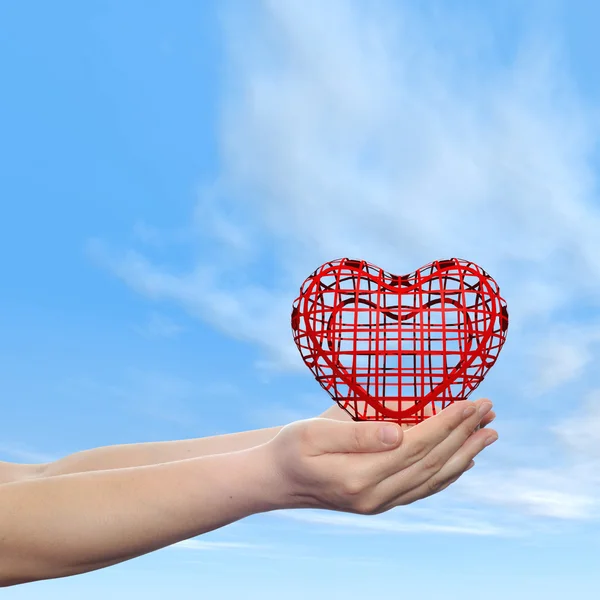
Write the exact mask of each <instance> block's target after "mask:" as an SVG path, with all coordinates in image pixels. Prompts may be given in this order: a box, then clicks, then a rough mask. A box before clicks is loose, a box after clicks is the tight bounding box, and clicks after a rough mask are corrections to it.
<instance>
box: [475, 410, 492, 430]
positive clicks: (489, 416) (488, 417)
mask: <svg viewBox="0 0 600 600" xmlns="http://www.w3.org/2000/svg"><path fill="white" fill-rule="evenodd" d="M495 418H496V413H495V412H494V411H493V410H492V411H490V412H489V413H488V414H487V415H485V417H483V419H481V423H480V424H479V426H480V427H481V428H482V429H483V428H484V427H486V426H487V425H489V424H490V423H491V422H492V421H493V420H494V419H495Z"/></svg>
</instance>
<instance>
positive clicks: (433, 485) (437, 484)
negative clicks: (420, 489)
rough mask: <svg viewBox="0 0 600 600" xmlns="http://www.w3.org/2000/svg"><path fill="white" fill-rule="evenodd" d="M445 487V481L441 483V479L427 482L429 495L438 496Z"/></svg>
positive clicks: (432, 479) (433, 478)
mask: <svg viewBox="0 0 600 600" xmlns="http://www.w3.org/2000/svg"><path fill="white" fill-rule="evenodd" d="M443 485H444V482H443V481H440V480H439V479H437V478H435V477H432V478H431V479H429V480H428V481H427V485H426V487H427V491H428V492H429V494H430V495H431V494H437V493H438V492H439V491H441V489H442V486H443Z"/></svg>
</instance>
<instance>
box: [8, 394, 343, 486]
mask: <svg viewBox="0 0 600 600" xmlns="http://www.w3.org/2000/svg"><path fill="white" fill-rule="evenodd" d="M320 417H322V418H326V419H327V418H329V419H336V420H340V421H350V420H351V419H350V416H349V415H348V413H346V412H345V411H343V410H342V409H341V408H339V407H338V406H337V405H333V406H332V407H331V408H329V409H328V410H326V411H325V412H324V413H322V414H321V415H320ZM280 430H281V427H270V428H267V429H255V430H253V431H242V432H240V433H230V434H226V435H215V436H211V437H204V438H195V439H188V440H175V441H172V442H147V443H141V444H121V445H118V446H104V447H101V448H93V449H91V450H83V451H81V452H76V453H75V454H70V455H69V456H65V457H64V458H60V459H59V460H57V461H55V462H52V463H48V464H45V465H41V466H40V467H38V472H39V474H40V475H42V476H45V477H52V476H55V475H66V474H69V473H83V472H85V471H99V470H103V469H120V468H124V467H140V466H144V465H155V464H160V463H166V462H172V461H176V460H184V459H188V458H197V457H200V456H209V455H212V454H222V453H225V452H237V451H238V450H246V449H248V448H252V447H254V446H258V445H260V444H264V443H265V442H268V441H269V440H271V439H273V438H274V437H275V436H276V435H277V433H278V432H279V431H280ZM0 483H1V481H0Z"/></svg>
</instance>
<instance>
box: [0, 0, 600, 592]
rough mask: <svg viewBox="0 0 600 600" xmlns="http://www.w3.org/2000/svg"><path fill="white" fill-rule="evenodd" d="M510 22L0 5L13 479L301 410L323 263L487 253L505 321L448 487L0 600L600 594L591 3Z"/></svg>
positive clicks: (313, 403) (318, 8) (458, 9)
mask: <svg viewBox="0 0 600 600" xmlns="http://www.w3.org/2000/svg"><path fill="white" fill-rule="evenodd" d="M520 4H521V3H518V2H513V1H510V0H507V1H505V2H498V3H485V6H482V3H478V2H474V1H462V2H430V1H428V2H418V3H417V2H377V3H371V4H369V5H368V7H367V4H366V3H361V2H356V3H353V2H342V1H341V0H331V1H330V2H327V3H324V2H323V3H320V2H317V1H316V0H314V1H311V2H306V1H305V2H301V1H299V0H289V1H288V2H279V3H278V2H266V1H265V2H260V1H257V2H255V3H245V2H241V0H240V1H238V2H226V3H217V4H214V3H211V2H205V3H199V2H191V1H185V0H180V1H179V2H175V3H167V2H141V1H136V0H130V1H129V2H126V3H124V2H117V1H116V0H114V1H112V0H103V1H102V2H99V1H98V2H96V1H93V2H86V3H83V2H75V1H67V0H62V1H59V2H53V3H49V2H42V1H37V2H35V1H30V2H19V3H16V2H13V3H2V5H1V6H0V23H1V24H2V27H0V73H2V95H1V97H0V109H1V110H0V131H1V132H2V143H1V144H0V198H1V200H0V201H1V203H2V218H1V219H0V272H1V273H2V283H3V285H2V293H1V294H0V332H1V335H0V352H1V356H2V361H0V398H1V399H2V408H3V412H2V419H0V460H12V461H24V462H35V461H38V460H39V461H45V460H49V459H52V458H54V457H60V456H64V455H65V454H68V453H71V452H75V451H78V450H82V449H85V448H90V447H94V446H100V445H106V444H116V443H127V442H137V441H149V440H168V439H179V438H185V437H196V436H203V435H210V434H214V433H222V432H229V431H239V430H244V429H249V428H255V427H261V426H270V425H276V424H282V423H285V422H288V421H290V420H293V419H295V418H303V417H309V416H313V415H316V414H318V413H319V412H321V411H322V410H324V409H326V408H327V407H328V406H329V400H328V398H327V397H326V396H325V394H324V393H322V392H321V391H320V389H318V386H317V384H316V383H315V382H314V381H312V380H311V376H310V374H309V372H308V371H307V370H305V369H304V367H303V365H301V364H300V362H299V357H298V354H297V351H296V349H295V347H294V345H293V341H292V337H291V333H290V331H289V311H290V306H291V302H292V300H293V298H294V297H295V296H294V294H295V293H296V291H297V289H298V287H299V285H300V283H301V282H302V280H303V279H304V278H305V277H306V276H307V275H308V274H309V273H310V272H312V270H314V269H315V268H316V267H317V266H318V265H319V264H321V263H322V262H324V261H326V260H330V259H332V258H337V257H340V256H347V255H352V256H360V257H361V258H364V259H366V260H369V261H371V262H374V263H377V264H379V265H380V266H382V267H384V268H385V269H386V270H388V271H392V272H397V273H406V272H409V271H412V270H414V269H416V268H418V267H419V266H421V265H422V264H424V263H426V262H429V261H430V260H434V259H436V258H444V257H448V256H459V257H462V258H467V259H470V260H474V261H475V262H478V263H479V264H481V265H482V266H483V267H484V268H485V269H486V270H488V271H489V272H490V274H492V276H494V277H495V279H496V280H497V281H498V283H499V284H500V287H501V289H502V291H503V294H504V296H505V297H506V299H507V301H508V304H509V310H510V312H511V329H510V331H509V341H508V342H507V344H506V347H505V349H504V350H503V353H502V356H501V358H500V360H499V362H498V364H497V365H496V367H495V368H494V369H493V371H492V372H491V373H490V375H489V377H488V379H487V380H486V382H485V383H484V385H483V386H482V387H481V388H480V391H481V393H482V394H485V395H487V396H489V397H491V398H493V399H494V401H495V404H496V411H497V413H498V415H499V416H498V419H497V429H498V430H499V432H500V436H501V440H500V441H499V442H498V443H497V444H495V445H494V446H493V447H492V448H490V449H489V450H488V451H486V453H485V457H482V458H481V459H480V460H479V461H478V464H477V468H476V469H473V470H472V471H470V472H469V473H468V474H467V475H465V477H464V478H463V479H462V480H461V481H460V482H459V483H458V484H457V485H456V486H454V487H453V488H452V489H451V490H448V491H447V492H445V493H444V494H441V495H439V496H436V497H434V498H431V499H428V500H427V501H424V502H422V503H419V504H415V505H413V506H410V507H406V508H400V509H397V510H395V511H392V512H391V513H388V514H385V515H380V516H378V517H373V518H371V517H358V516H353V515H343V514H334V513H320V512H313V511H305V512H297V513H293V512H292V513H288V512H282V513H277V514H271V515H262V516H257V517H254V518H251V519H248V520H246V521H243V522H240V523H236V524H234V525H232V526H231V527H227V528H225V529H223V530H220V531H217V532H214V533H211V534H209V535H206V536H204V537H202V538H199V539H197V540H192V541H191V542H189V543H187V544H182V545H178V546H175V547H172V548H168V549H164V550H163V551H160V552H157V553H154V554H152V555H150V556H146V557H142V558H140V559H137V560H134V561H131V562H128V563H125V564H123V565H119V566H117V567H113V568H110V569H107V570H104V571H100V572H97V573H91V574H88V575H84V576H80V577H76V578H72V579H65V580H57V581H51V582H42V583H38V584H31V585H28V586H22V587H20V588H13V589H9V590H7V591H6V592H4V596H5V597H6V598H14V599H33V598H36V599H37V598H40V597H43V598H44V599H47V600H52V599H54V598H61V599H64V598H82V597H85V598H87V599H90V600H93V599H95V598H105V597H107V595H110V597H111V598H113V599H115V600H118V599H121V598H123V599H125V598H131V597H140V598H142V597H143V598H147V599H153V598H157V599H158V598H164V597H166V596H176V597H178V598H185V597H192V596H193V597H196V596H197V595H198V594H203V596H204V597H207V598H219V599H223V600H227V599H229V598H232V599H233V598H239V597H244V598H257V599H258V598H260V599H261V600H269V599H271V598H272V599H275V598H277V599H281V598H285V599H286V600H294V599H296V598H298V599H300V598H302V599H304V598H316V599H321V598H336V599H337V598H340V599H354V598H362V597H364V596H366V595H368V594H376V595H381V594H384V593H385V594H387V593H393V594H396V595H397V594H401V595H402V596H403V597H407V598H408V597H411V596H415V597H419V598H426V599H428V598H432V599H436V598H445V599H447V600H450V599H453V598H461V599H463V600H464V599H467V600H468V599H469V598H479V597H481V596H482V595H485V596H486V597H487V598H489V599H490V600H494V599H500V598H502V599H504V598H506V597H507V596H510V597H512V598H514V599H516V600H517V599H520V598H532V597H533V598H541V597H543V598H547V599H554V598H562V597H564V595H565V594H569V595H570V596H571V597H592V596H593V595H594V594H596V592H595V590H596V588H597V586H598V585H600V579H599V578H598V576H597V575H595V574H594V569H596V568H597V562H596V559H595V557H597V556H598V552H599V551H600V527H599V526H598V523H599V518H600V511H599V510H598V508H599V502H598V501H599V499H600V476H598V473H600V387H599V386H598V384H597V381H596V378H595V369H594V366H595V364H596V363H597V360H598V358H599V351H600V347H599V345H598V342H599V341H600V319H599V317H598V308H599V306H600V283H599V282H600V259H598V257H599V256H600V241H599V239H598V235H597V231H598V228H599V227H600V213H599V208H600V205H599V200H598V186H597V180H598V169H599V163H598V154H597V141H598V136H599V127H598V125H599V119H598V111H597V108H596V107H597V106H598V101H599V99H600V84H599V81H600V80H599V79H598V77H597V75H596V59H595V57H596V56H597V55H598V53H599V52H600V47H599V44H600V42H599V41H598V38H597V35H596V26H595V24H596V23H597V22H598V18H599V17H600V14H599V13H600V8H598V7H597V6H595V5H594V3H592V2H571V3H569V6H568V9H567V3H561V2H558V1H554V2H547V3H542V2H533V3H528V8H527V9H523V8H521V7H520Z"/></svg>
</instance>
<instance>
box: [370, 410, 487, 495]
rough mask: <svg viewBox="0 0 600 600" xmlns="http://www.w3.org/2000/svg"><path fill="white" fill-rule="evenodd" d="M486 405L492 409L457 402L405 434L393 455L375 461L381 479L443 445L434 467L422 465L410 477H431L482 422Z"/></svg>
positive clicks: (430, 463)
mask: <svg viewBox="0 0 600 600" xmlns="http://www.w3.org/2000/svg"><path fill="white" fill-rule="evenodd" d="M488 405H491V402H489V400H480V401H477V402H469V401H461V402H457V403H456V404H454V405H451V406H449V407H448V408H446V409H444V410H443V411H442V412H441V413H439V414H438V415H436V416H435V417H431V418H430V419H428V420H427V421H424V422H423V423H420V424H419V425H416V426H415V427H413V428H412V429H409V430H408V431H405V432H404V440H403V442H402V444H401V446H400V447H399V448H398V449H397V450H396V451H394V452H391V453H390V455H389V456H385V457H378V462H379V465H380V466H379V467H378V471H379V474H380V476H381V478H382V479H385V478H386V477H391V476H392V475H394V474H395V473H397V472H398V471H400V469H402V470H403V471H405V470H407V469H409V468H410V467H411V466H412V465H416V463H418V462H419V461H421V460H423V459H424V458H425V457H426V456H428V455H429V454H430V453H431V452H432V451H433V449H434V448H437V447H438V446H440V445H442V444H444V446H443V451H442V454H441V455H440V454H439V453H438V454H436V455H434V457H433V460H435V461H436V462H435V464H434V463H432V462H431V461H430V462H429V463H428V464H427V465H425V467H426V468H425V469H423V465H420V466H419V468H418V469H417V467H415V469H416V470H413V471H412V472H410V473H412V474H415V475H418V474H419V472H423V471H424V470H426V471H428V475H431V471H432V470H433V471H434V472H436V471H437V470H439V469H440V468H441V467H442V466H443V464H444V463H445V462H446V461H447V460H448V459H449V458H450V457H451V456H452V455H453V454H454V453H455V452H456V451H457V450H458V448H460V446H461V445H462V444H463V443H464V442H465V440H466V439H467V438H468V437H469V435H471V433H472V432H473V430H474V429H475V427H477V425H478V423H479V421H480V420H481V413H480V412H478V411H480V410H481V411H482V412H484V413H485V410H486V408H485V407H486V406H488ZM448 440H449V443H447V441H448ZM420 483H421V481H418V482H416V483H415V485H419V484H420Z"/></svg>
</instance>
